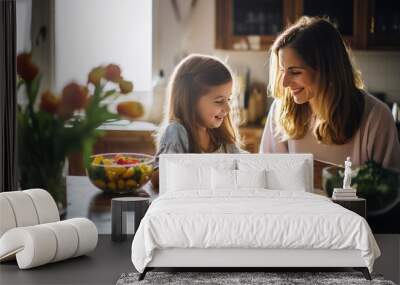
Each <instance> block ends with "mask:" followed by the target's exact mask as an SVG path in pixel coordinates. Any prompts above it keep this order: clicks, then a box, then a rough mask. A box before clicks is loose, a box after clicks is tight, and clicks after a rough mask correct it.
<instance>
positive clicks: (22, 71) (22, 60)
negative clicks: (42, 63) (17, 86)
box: [17, 53, 39, 81]
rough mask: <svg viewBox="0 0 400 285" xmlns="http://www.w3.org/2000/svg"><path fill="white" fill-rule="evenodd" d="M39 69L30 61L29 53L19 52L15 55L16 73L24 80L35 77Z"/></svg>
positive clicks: (30, 79)
mask: <svg viewBox="0 0 400 285" xmlns="http://www.w3.org/2000/svg"><path fill="white" fill-rule="evenodd" d="M38 72H39V70H38V68H37V66H36V65H34V64H33V63H32V61H31V54H30V53H21V54H19V55H18V56H17V73H18V74H19V76H21V78H22V79H23V80H25V81H32V80H33V79H35V77H36V75H37V74H38Z"/></svg>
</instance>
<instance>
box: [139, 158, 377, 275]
mask: <svg viewBox="0 0 400 285" xmlns="http://www.w3.org/2000/svg"><path fill="white" fill-rule="evenodd" d="M160 175H161V176H160V196H159V197H158V198H157V199H156V200H155V201H153V203H152V204H151V206H150V208H149V209H148V211H147V213H146V215H145V217H144V218H143V220H142V222H141V224H140V226H139V228H138V230H137V232H136V235H135V237H134V240H133V243H132V262H133V264H134V266H135V267H136V269H137V270H138V271H139V272H141V273H142V275H141V277H140V278H144V274H145V273H146V271H148V270H149V269H151V268H154V267H239V268H242V267H354V268H360V269H361V270H362V271H363V273H364V275H365V276H366V278H370V276H369V272H371V271H372V268H373V263H374V260H375V259H376V258H377V257H379V255H380V251H379V248H378V246H377V244H376V242H375V239H374V237H373V235H372V233H371V230H370V228H369V226H368V224H367V222H366V221H365V220H364V219H363V218H362V217H360V216H359V215H357V214H355V213H353V212H351V211H349V210H347V209H345V208H343V207H341V206H339V205H337V204H335V203H333V202H331V201H330V200H329V199H328V198H326V197H323V196H320V195H316V194H313V193H312V191H313V176H312V175H313V158H312V155H310V154H296V155H293V154H290V155H271V154H257V155H254V154H229V155H228V154H226V155H221V154H219V155H208V154H201V155H197V154H180V155H177V154H166V155H162V156H161V158H160Z"/></svg>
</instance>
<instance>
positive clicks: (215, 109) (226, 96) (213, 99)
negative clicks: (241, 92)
mask: <svg viewBox="0 0 400 285" xmlns="http://www.w3.org/2000/svg"><path fill="white" fill-rule="evenodd" d="M231 94H232V82H228V83H226V84H222V85H219V86H215V87H212V88H210V90H209V91H208V92H207V93H206V94H204V95H203V96H201V97H200V99H199V101H198V104H197V112H198V115H199V116H200V119H201V122H202V125H203V126H204V127H206V128H210V129H213V128H219V127H220V126H221V125H222V123H223V122H224V119H225V117H226V116H227V115H228V114H229V111H230V107H229V103H230V100H231V99H230V97H231Z"/></svg>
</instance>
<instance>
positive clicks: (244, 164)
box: [238, 159, 309, 191]
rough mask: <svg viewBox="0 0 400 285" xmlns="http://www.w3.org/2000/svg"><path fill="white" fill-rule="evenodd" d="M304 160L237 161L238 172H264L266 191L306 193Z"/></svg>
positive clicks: (306, 181) (306, 182) (306, 179)
mask: <svg viewBox="0 0 400 285" xmlns="http://www.w3.org/2000/svg"><path fill="white" fill-rule="evenodd" d="M306 166H307V165H306V162H305V161H304V160H298V161H296V160H282V159H280V160H278V159H277V160H262V159H254V160H238V168H239V170H259V169H265V170H266V181H267V187H266V188H268V189H272V190H290V191H306V190H307V189H308V183H309V182H308V176H309V174H308V173H307V167H306Z"/></svg>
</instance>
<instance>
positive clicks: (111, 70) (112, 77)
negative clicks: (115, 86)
mask: <svg viewBox="0 0 400 285" xmlns="http://www.w3.org/2000/svg"><path fill="white" fill-rule="evenodd" d="M104 77H105V78H106V79H107V80H109V81H112V82H116V83H118V81H119V80H121V68H119V66H118V65H116V64H109V65H107V66H106V70H105V75H104Z"/></svg>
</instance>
